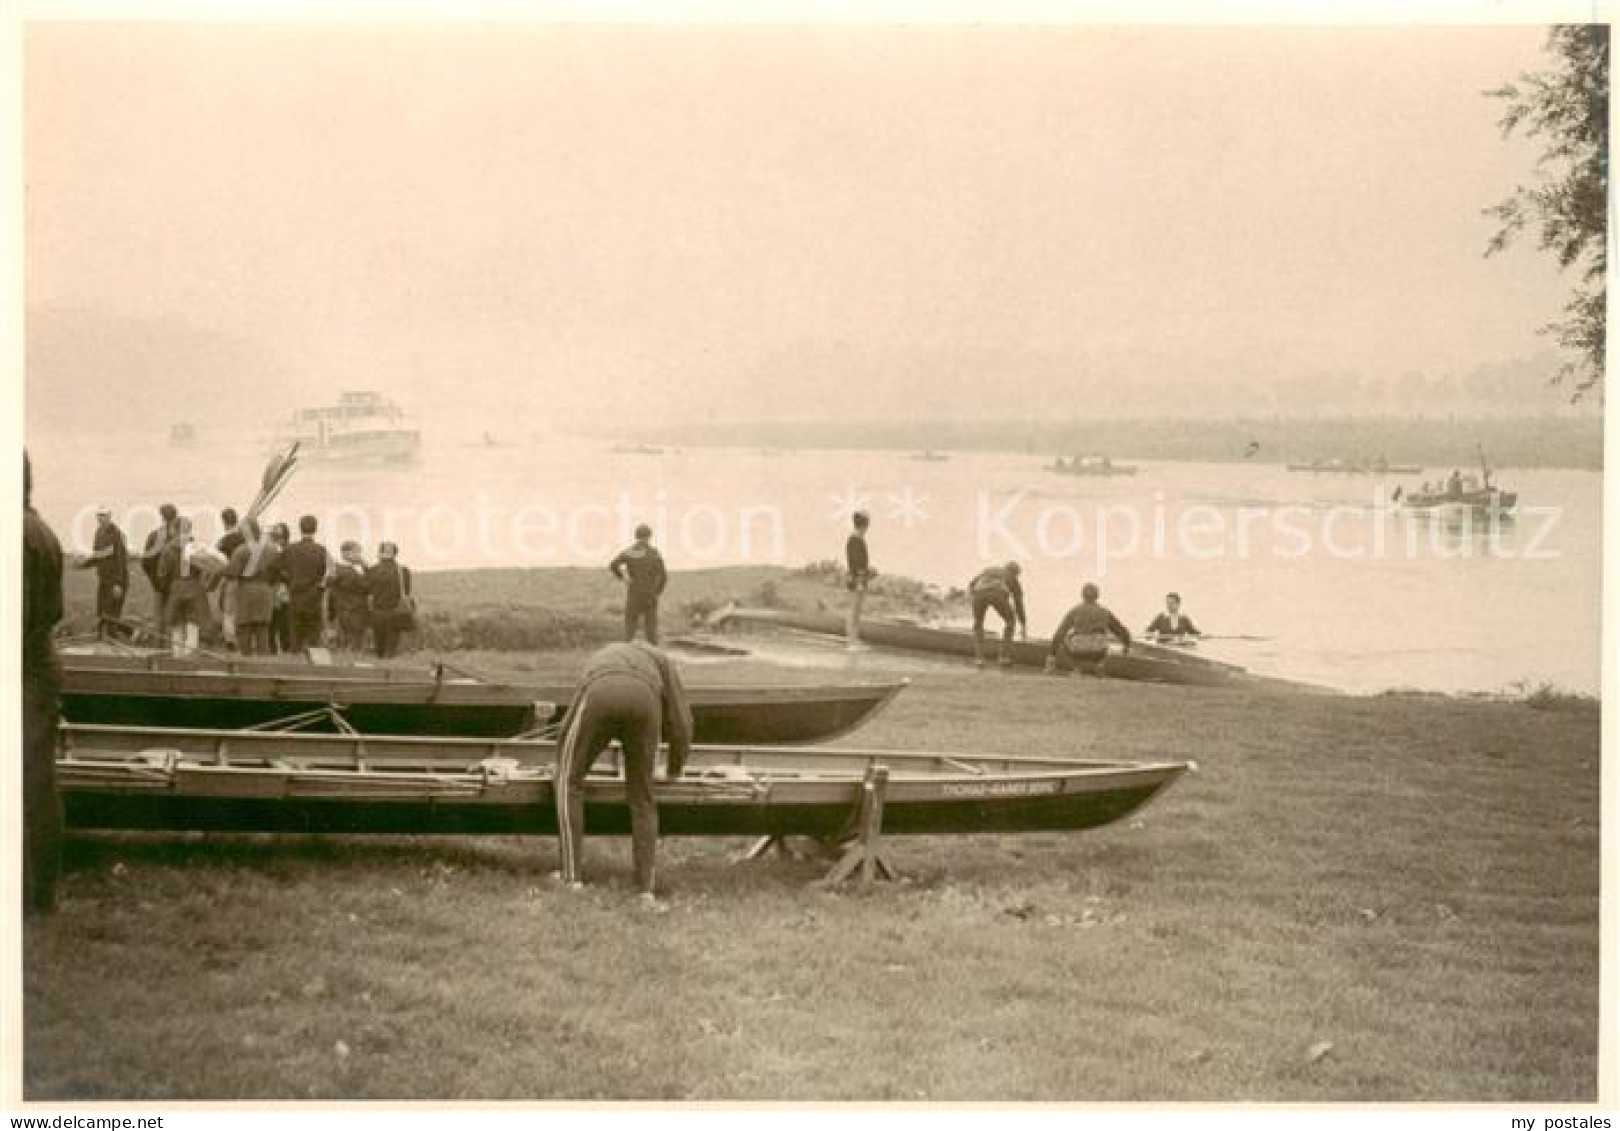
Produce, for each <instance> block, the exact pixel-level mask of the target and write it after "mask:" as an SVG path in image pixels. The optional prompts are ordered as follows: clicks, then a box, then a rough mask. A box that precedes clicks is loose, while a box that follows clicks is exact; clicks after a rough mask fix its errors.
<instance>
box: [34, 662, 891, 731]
mask: <svg viewBox="0 0 1620 1131" xmlns="http://www.w3.org/2000/svg"><path fill="white" fill-rule="evenodd" d="M62 675H63V694H62V714H63V717H64V718H65V719H67V720H68V721H69V722H75V723H106V724H121V725H131V726H180V727H216V728H224V729H236V728H240V727H248V726H262V725H264V724H266V723H270V722H274V721H276V720H278V719H284V718H286V717H287V716H289V715H296V714H303V713H307V712H313V711H320V710H322V709H324V708H327V707H331V706H336V707H338V708H339V710H340V713H341V715H342V717H343V719H344V721H345V722H346V723H347V724H348V725H349V726H351V727H353V728H354V729H355V730H358V731H360V732H362V733H366V734H420V735H442V736H461V737H472V738H480V737H507V736H511V735H516V734H522V733H525V732H527V731H531V730H534V729H536V728H537V727H543V726H546V725H548V724H550V723H555V722H557V721H558V720H559V719H560V718H561V716H562V713H563V712H564V711H566V709H567V706H568V703H569V702H570V700H571V699H572V697H573V692H574V688H573V687H572V685H569V684H553V685H547V684H539V685H534V686H526V685H518V684H508V683H495V682H490V681H486V680H482V679H477V678H468V677H465V676H457V675H455V674H454V673H453V672H450V671H448V670H447V669H445V668H443V667H440V668H437V669H435V670H433V671H424V670H420V669H417V670H411V669H400V668H362V667H358V666H337V665H334V666H331V667H327V666H315V665H311V664H295V663H275V662H266V661H252V660H248V661H235V660H211V659H206V658H174V657H153V656H105V655H94V656H92V655H64V656H63V657H62ZM905 686H906V682H905V681H904V680H901V681H897V682H889V683H870V684H851V685H833V686H793V685H770V684H765V685H751V686H737V685H723V686H709V687H705V686H692V687H689V688H688V689H687V690H688V693H689V695H688V697H689V698H690V700H691V702H692V715H693V724H694V730H695V733H696V736H697V740H698V741H699V742H719V743H805V742H824V741H827V740H830V739H834V738H838V737H840V736H842V735H845V734H848V733H849V732H850V731H851V730H854V729H855V728H856V727H857V726H860V725H861V724H863V723H865V722H866V721H868V720H869V719H870V718H871V717H872V716H873V715H874V714H875V713H876V712H877V711H879V710H880V709H882V708H883V707H884V706H886V705H887V704H888V703H889V702H890V701H891V700H892V699H893V698H894V697H895V696H896V695H898V694H899V693H900V692H901V690H903V689H904V688H905Z"/></svg>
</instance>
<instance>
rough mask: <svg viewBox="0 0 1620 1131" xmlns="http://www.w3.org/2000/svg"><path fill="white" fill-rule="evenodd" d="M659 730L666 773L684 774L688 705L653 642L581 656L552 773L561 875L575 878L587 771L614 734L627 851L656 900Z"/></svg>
mask: <svg viewBox="0 0 1620 1131" xmlns="http://www.w3.org/2000/svg"><path fill="white" fill-rule="evenodd" d="M660 738H662V739H663V740H665V741H667V742H668V743H669V765H668V767H667V770H666V780H673V779H675V778H678V777H680V776H681V769H682V767H684V766H685V765H686V760H687V758H688V757H690V756H691V752H692V711H691V708H690V707H689V706H688V705H687V702H686V691H685V689H684V688H683V687H682V685H681V677H680V674H679V673H678V672H677V671H676V668H675V665H674V664H673V663H672V662H670V660H669V658H668V657H667V656H665V655H664V654H663V653H662V652H660V651H659V650H658V649H657V648H654V647H653V646H652V645H650V644H645V643H642V642H641V641H639V640H638V641H632V642H630V643H626V644H609V645H608V646H607V647H605V648H602V649H600V650H598V651H597V652H595V653H594V654H593V655H592V656H591V657H590V659H588V660H587V661H586V662H585V670H584V672H583V673H582V678H581V679H580V684H579V690H578V691H576V692H575V693H574V701H573V703H572V704H571V705H570V706H569V708H568V721H567V723H566V724H565V726H564V728H563V737H562V742H561V743H560V744H559V745H558V747H557V772H556V775H555V777H554V779H553V782H554V790H555V793H556V803H557V834H558V836H557V840H558V847H559V849H560V851H561V855H562V869H561V872H560V875H561V878H562V881H563V883H565V884H567V885H569V886H570V887H577V886H580V860H581V858H582V857H583V855H584V852H585V776H586V775H587V774H589V773H590V770H591V765H592V763H594V762H595V761H596V759H597V757H598V755H600V754H601V753H602V751H603V750H605V749H607V745H608V743H609V742H612V741H613V740H614V739H618V741H619V745H620V747H621V748H622V749H623V750H624V783H625V794H626V798H627V800H628V801H629V803H630V841H631V858H632V860H633V861H634V863H635V870H636V888H637V890H638V891H639V892H640V893H641V898H642V900H643V902H645V903H647V904H648V905H650V906H654V907H660V906H661V905H659V904H658V901H657V900H658V897H657V894H656V891H657V887H656V878H657V877H656V875H655V873H654V863H655V861H656V857H657V853H658V806H657V803H656V802H655V801H654V799H653V789H652V783H653V764H654V762H655V760H656V759H657V756H658V743H659V740H660Z"/></svg>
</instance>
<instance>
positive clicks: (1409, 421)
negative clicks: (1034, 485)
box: [640, 415, 1603, 469]
mask: <svg viewBox="0 0 1620 1131" xmlns="http://www.w3.org/2000/svg"><path fill="white" fill-rule="evenodd" d="M640 438H643V439H648V440H653V441H656V442H660V443H671V444H689V445H714V446H721V447H754V448H758V447H779V448H886V449H902V450H905V449H910V450H919V451H920V450H924V449H943V450H958V451H962V450H975V449H977V450H991V451H1016V452H1029V453H1031V454H1040V455H1059V454H1071V453H1078V452H1106V453H1108V454H1109V455H1112V456H1116V457H1121V458H1130V459H1165V460H1192V461H1203V462H1212V463H1224V462H1240V461H1242V460H1245V459H1253V460H1257V461H1259V462H1262V463H1287V462H1298V463H1306V462H1309V461H1311V460H1316V459H1323V460H1326V459H1346V460H1349V459H1377V458H1379V457H1382V458H1384V459H1387V460H1389V461H1390V462H1392V463H1417V464H1422V465H1424V466H1427V467H1441V466H1446V467H1453V466H1471V465H1472V464H1473V463H1475V462H1476V460H1477V459H1478V455H1477V451H1476V446H1483V447H1484V449H1485V453H1486V455H1487V456H1488V457H1489V459H1490V461H1491V463H1492V464H1493V465H1495V466H1497V467H1570V468H1587V469H1600V468H1602V466H1603V420H1602V418H1601V417H1600V416H1595V415H1593V416H1526V417H1495V416H1437V417H1434V418H1429V419H1425V418H1421V417H1391V416H1333V417H1286V416H1274V417H1268V418H1257V417H1256V418H1237V419H1227V420H1202V419H1186V418H1168V417H1167V418H1156V419H1134V420H1091V421H1084V420H1073V419H1071V420H1049V421H1006V420H1003V421H982V422H975V423H954V422H943V421H926V420H909V421H897V422H894V423H871V422H830V421H829V422H820V423H795V424H783V423H770V422H756V423H752V424H735V425H709V426H703V425H692V426H688V427H684V428H668V429H663V430H659V431H656V432H652V431H649V432H645V433H642V434H641V436H640ZM1254 445H1258V447H1253V446H1254ZM1251 449H1252V452H1251Z"/></svg>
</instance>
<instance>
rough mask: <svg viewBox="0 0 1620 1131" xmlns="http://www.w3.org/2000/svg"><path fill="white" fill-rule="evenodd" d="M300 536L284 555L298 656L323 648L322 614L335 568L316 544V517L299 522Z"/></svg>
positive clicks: (282, 558) (283, 570)
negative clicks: (303, 652)
mask: <svg viewBox="0 0 1620 1131" xmlns="http://www.w3.org/2000/svg"><path fill="white" fill-rule="evenodd" d="M298 534H299V538H298V541H296V542H294V543H293V544H292V545H291V546H288V547H287V550H286V552H285V553H283V554H282V555H281V572H282V575H283V576H285V577H286V579H287V598H288V609H289V610H290V616H291V627H292V646H291V650H292V651H294V652H302V651H304V650H305V649H307V648H316V647H319V646H320V643H321V637H322V635H323V633H324V628H325V625H324V624H323V622H322V619H321V614H322V612H323V611H324V610H323V608H322V606H323V605H324V603H325V600H326V575H327V574H328V573H330V572H331V568H332V560H331V557H330V556H329V555H328V554H327V552H326V547H325V546H323V545H321V544H320V543H319V542H317V541H315V516H314V515H312V514H306V515H304V516H303V517H302V518H300V519H299V520H298Z"/></svg>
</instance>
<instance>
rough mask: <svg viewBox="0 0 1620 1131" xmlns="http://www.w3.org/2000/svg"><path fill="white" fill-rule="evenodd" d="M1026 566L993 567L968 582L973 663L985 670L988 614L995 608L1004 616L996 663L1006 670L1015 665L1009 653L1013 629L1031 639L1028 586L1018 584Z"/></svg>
mask: <svg viewBox="0 0 1620 1131" xmlns="http://www.w3.org/2000/svg"><path fill="white" fill-rule="evenodd" d="M1022 572H1023V567H1022V566H1020V565H1019V564H1018V563H1017V562H1008V563H1007V564H1006V565H999V566H991V567H990V568H989V569H987V570H984V571H983V572H981V573H980V574H979V576H977V577H975V578H974V579H973V580H972V581H970V582H968V597H969V598H970V599H971V600H972V602H973V663H974V664H975V665H976V666H978V667H981V668H982V667H984V614H985V613H987V612H989V611H990V610H991V609H994V610H996V612H997V613H999V614H1000V615H1001V651H1000V652H999V653H998V654H997V656H996V662H997V663H998V664H1000V665H1001V666H1002V667H1006V666H1008V665H1009V664H1011V663H1012V656H1011V655H1010V654H1009V652H1010V649H1011V646H1012V638H1013V629H1014V628H1015V627H1016V628H1017V630H1018V632H1019V634H1020V635H1021V636H1022V637H1023V638H1024V639H1026V640H1027V639H1029V620H1028V618H1027V617H1026V616H1025V614H1024V587H1023V585H1021V584H1020V583H1019V581H1018V575H1019V574H1021V573H1022Z"/></svg>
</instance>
